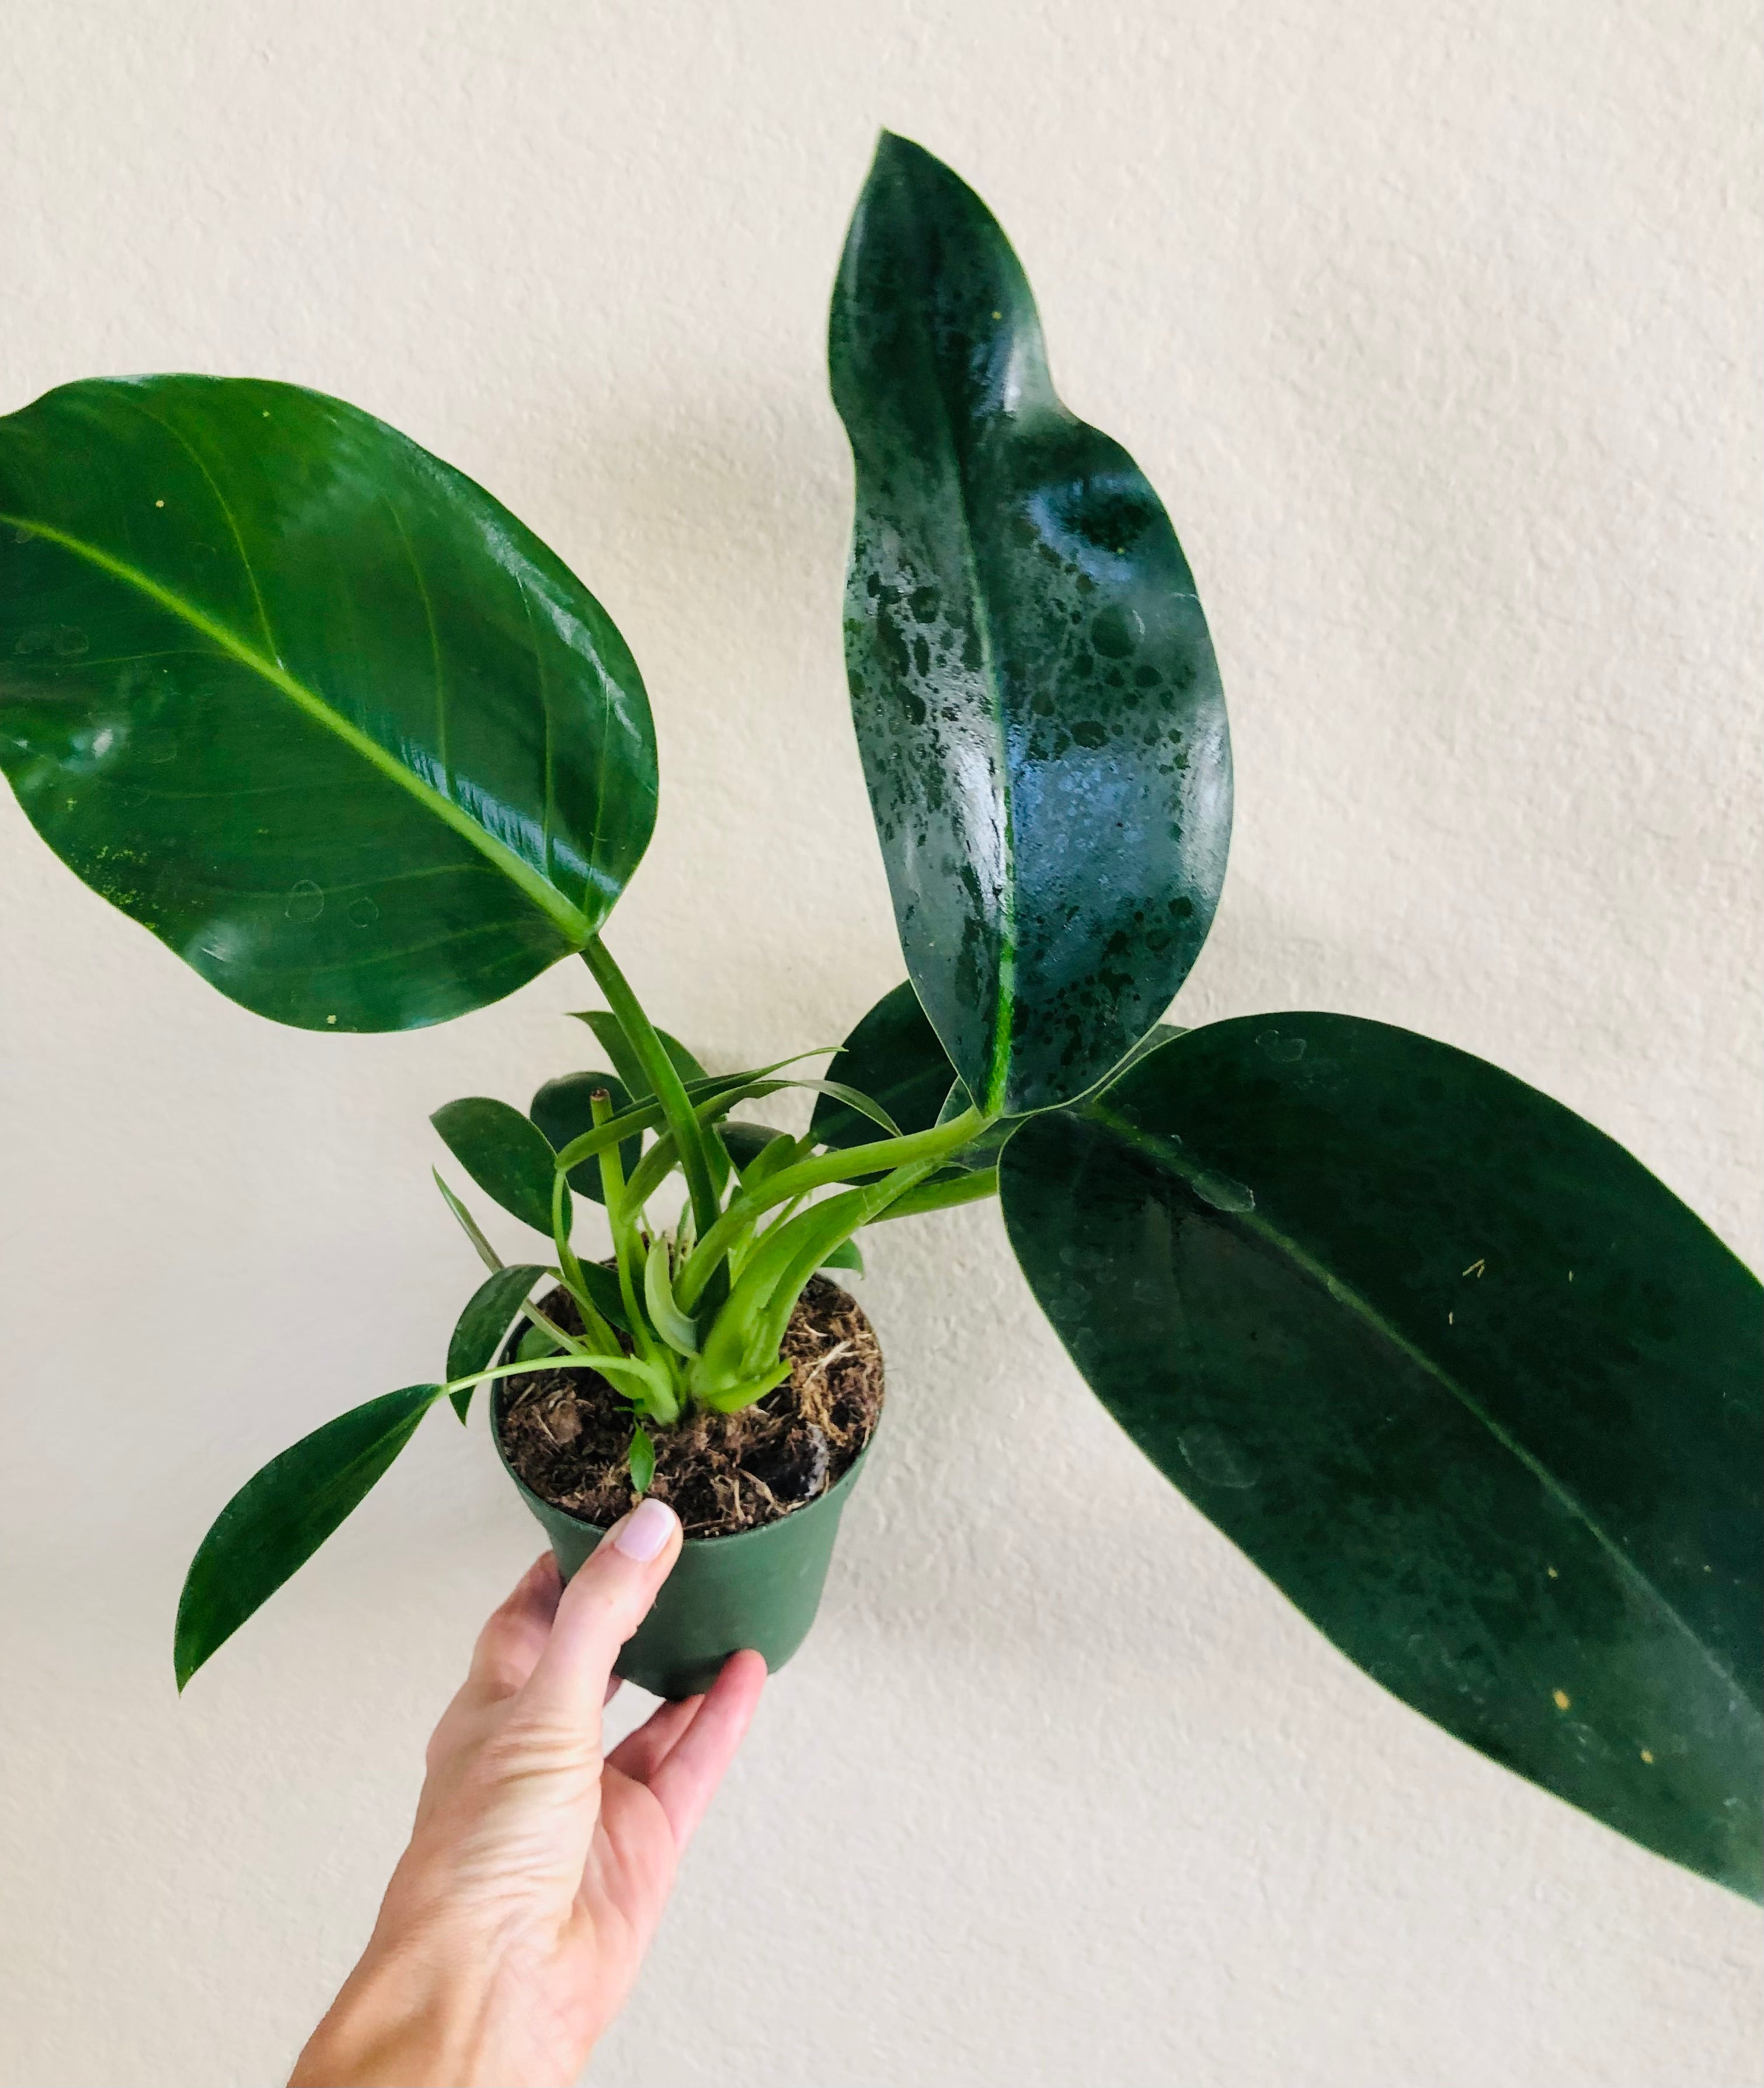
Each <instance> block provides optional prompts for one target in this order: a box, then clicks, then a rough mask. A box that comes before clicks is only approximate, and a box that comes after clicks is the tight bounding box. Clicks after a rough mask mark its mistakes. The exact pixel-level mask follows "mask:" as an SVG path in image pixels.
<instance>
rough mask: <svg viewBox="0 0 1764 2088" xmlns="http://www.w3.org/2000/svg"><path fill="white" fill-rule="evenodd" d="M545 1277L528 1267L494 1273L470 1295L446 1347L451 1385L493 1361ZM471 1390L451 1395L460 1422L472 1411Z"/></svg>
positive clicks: (512, 1268) (494, 1271) (520, 1265)
mask: <svg viewBox="0 0 1764 2088" xmlns="http://www.w3.org/2000/svg"><path fill="white" fill-rule="evenodd" d="M544 1274H545V1270H544V1269H539V1268H536V1267H534V1266H532V1264H514V1265H512V1266H510V1267H509V1268H506V1269H494V1270H493V1271H492V1272H491V1273H490V1274H489V1276H487V1277H485V1279H484V1281H483V1282H482V1283H481V1284H480V1285H479V1286H478V1287H477V1289H476V1290H474V1291H473V1292H472V1295H471V1297H470V1298H469V1299H468V1300H467V1303H466V1308H465V1310H464V1311H463V1312H462V1313H461V1314H460V1315H459V1320H458V1323H457V1324H455V1328H454V1330H453V1339H452V1340H451V1341H449V1342H448V1344H447V1378H448V1381H449V1383H450V1384H451V1382H452V1380H454V1379H455V1378H461V1377H473V1376H476V1374H477V1372H478V1371H485V1370H488V1369H489V1367H490V1366H491V1365H492V1364H493V1363H494V1362H495V1361H496V1352H497V1350H498V1349H500V1348H501V1346H502V1341H503V1337H505V1336H506V1333H508V1330H509V1328H510V1325H511V1324H513V1321H514V1318H515V1314H516V1313H517V1312H519V1310H520V1308H521V1307H522V1305H523V1303H524V1302H525V1300H526V1299H527V1295H528V1294H529V1293H530V1292H531V1290H532V1287H533V1286H534V1285H535V1284H536V1282H537V1281H539V1279H540V1277H542V1276H543V1275H544ZM474 1389H475V1388H474V1387H473V1386H471V1385H468V1386H466V1388H464V1390H463V1391H462V1392H456V1393H453V1394H452V1395H451V1398H452V1402H453V1410H454V1412H455V1414H458V1415H459V1418H460V1419H461V1421H463V1420H464V1419H465V1418H466V1417H467V1416H468V1414H470V1413H471V1411H472V1392H473V1390H474Z"/></svg>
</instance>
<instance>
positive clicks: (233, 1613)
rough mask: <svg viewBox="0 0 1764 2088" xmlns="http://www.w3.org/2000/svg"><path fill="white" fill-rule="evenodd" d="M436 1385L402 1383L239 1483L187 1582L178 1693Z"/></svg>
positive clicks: (390, 1450) (304, 1552)
mask: <svg viewBox="0 0 1764 2088" xmlns="http://www.w3.org/2000/svg"><path fill="white" fill-rule="evenodd" d="M440 1389H441V1388H440V1386H439V1385H434V1384H412V1385H407V1386H406V1387H405V1388H404V1390H403V1391H402V1392H388V1393H384V1394H383V1395H382V1397H380V1398H378V1399H370V1400H369V1401H368V1402H367V1403H366V1405H365V1406H357V1407H352V1408H351V1410H349V1412H348V1413H347V1414H339V1415H338V1416H337V1418H336V1419H335V1421H327V1423H325V1425H324V1426H323V1427H322V1428H315V1429H314V1431H313V1432H312V1434H311V1435H305V1436H302V1437H301V1440H300V1441H299V1442H297V1443H296V1444H294V1445H293V1447H292V1448H289V1449H286V1450H284V1451H283V1453H281V1455H280V1457H272V1458H271V1460H270V1461H269V1463H268V1464H267V1465H265V1466H264V1467H263V1470H262V1471H260V1472H259V1473H258V1474H256V1476H255V1477H254V1478H250V1479H247V1480H246V1483H245V1484H244V1485H243V1486H242V1487H241V1488H240V1489H239V1491H237V1493H236V1494H235V1495H233V1499H232V1500H229V1502H228V1503H227V1504H226V1506H225V1507H224V1508H223V1509H222V1510H221V1511H220V1514H219V1515H218V1516H217V1517H216V1519H215V1523H214V1526H213V1528H212V1529H211V1530H210V1531H209V1532H208V1534H207V1536H206V1537H205V1538H203V1541H202V1542H201V1544H200V1545H199V1547H197V1551H196V1555H195V1557H194V1559H193V1560H191V1561H190V1571H189V1572H188V1573H187V1574H186V1576H185V1577H184V1589H183V1593H182V1595H181V1596H180V1597H179V1598H178V1603H177V1633H176V1637H175V1639H174V1641H173V1667H174V1669H175V1671H176V1673H177V1686H178V1688H180V1689H182V1688H183V1686H184V1684H186V1682H188V1681H189V1679H190V1677H191V1675H194V1673H195V1672H196V1671H197V1669H198V1668H199V1667H201V1666H202V1664H203V1662H204V1661H205V1660H207V1658H208V1657H209V1656H210V1654H212V1653H214V1652H215V1650H216V1649H217V1648H218V1647H220V1646H221V1645H224V1644H225V1643H226V1641H228V1640H229V1638H231V1637H232V1636H233V1633H234V1632H236V1631H237V1629H238V1628H239V1627H240V1625H241V1624H243V1623H244V1622H245V1620H246V1618H247V1617H249V1616H250V1615H252V1614H253V1612H254V1611H256V1610H258V1609H259V1608H261V1607H263V1604H264V1603H265V1602H267V1601H268V1599H269V1598H270V1597H271V1595H273V1594H275V1591H276V1590H277V1589H278V1588H279V1587H280V1586H281V1585H282V1583H283V1582H284V1581H285V1580H287V1579H288V1576H289V1575H290V1574H292V1573H293V1572H295V1571H296V1570H297V1568H299V1567H301V1566H304V1565H305V1563H306V1561H307V1560H309V1559H310V1558H311V1556H312V1555H313V1554H314V1552H315V1551H317V1550H318V1547H319V1546H320V1545H321V1544H322V1543H323V1542H324V1541H325V1539H326V1538H327V1537H329V1536H330V1534H331V1532H332V1531H333V1530H335V1528H336V1527H337V1525H338V1524H339V1523H340V1522H341V1521H343V1519H344V1517H345V1516H347V1515H348V1513H349V1512H350V1510H351V1509H352V1508H355V1507H356V1506H357V1504H359V1503H360V1501H361V1500H362V1498H363V1497H364V1496H365V1495H366V1493H367V1492H368V1491H369V1488H370V1487H373V1485H374V1483H375V1482H376V1481H377V1480H378V1478H380V1477H381V1476H382V1474H383V1473H384V1472H385V1470H386V1469H387V1466H388V1465H390V1464H391V1461H392V1460H393V1459H394V1458H395V1457H396V1456H397V1455H398V1453H399V1451H400V1450H402V1449H403V1448H404V1445H405V1444H407V1443H408V1441H409V1440H410V1439H411V1437H412V1435H413V1434H414V1433H415V1431H416V1424H417V1423H418V1422H419V1421H421V1419H422V1418H423V1416H424V1415H425V1414H426V1413H427V1412H428V1411H429V1407H430V1406H431V1405H432V1404H433V1403H434V1399H435V1396H436V1394H437V1393H438V1392H439V1391H440Z"/></svg>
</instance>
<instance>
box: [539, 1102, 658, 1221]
mask: <svg viewBox="0 0 1764 2088" xmlns="http://www.w3.org/2000/svg"><path fill="white" fill-rule="evenodd" d="M600 1089H604V1091H605V1093H606V1094H607V1097H608V1098H609V1101H610V1102H612V1105H613V1114H614V1115H617V1113H618V1112H619V1110H627V1109H629V1108H630V1106H631V1102H632V1099H633V1097H632V1096H631V1093H630V1089H628V1088H626V1085H625V1083H624V1082H623V1081H622V1080H620V1079H619V1078H618V1076H617V1074H615V1073H596V1072H588V1073H566V1074H565V1075H564V1076H562V1079H560V1080H547V1081H546V1083H545V1085H544V1087H542V1088H541V1089H540V1090H539V1092H538V1093H537V1094H536V1095H535V1096H534V1097H533V1099H532V1102H531V1103H530V1104H529V1105H528V1106H527V1115H529V1116H530V1117H531V1118H532V1120H533V1122H534V1123H536V1124H537V1125H538V1127H539V1128H540V1130H541V1131H542V1132H544V1133H545V1136H546V1138H547V1140H549V1142H550V1144H551V1145H552V1146H553V1149H555V1150H556V1151H557V1152H559V1153H561V1152H562V1150H563V1149H564V1148H565V1146H566V1145H568V1144H569V1143H570V1140H571V1139H574V1138H580V1137H581V1136H583V1133H584V1132H590V1131H592V1130H593V1128H594V1097H595V1094H596V1091H597V1090H600ZM618 1151H619V1163H620V1165H621V1166H622V1167H623V1169H624V1170H625V1179H626V1180H627V1181H629V1180H630V1178H631V1175H632V1174H634V1172H635V1171H636V1167H637V1163H638V1162H639V1160H641V1159H642V1158H643V1137H642V1135H641V1134H640V1133H639V1136H637V1137H635V1138H627V1139H625V1140H622V1141H621V1144H620V1146H619V1149H618ZM570 1187H571V1188H572V1189H575V1190H579V1192H581V1194H582V1195H583V1196H589V1197H592V1199H593V1200H594V1201H595V1202H596V1204H604V1202H605V1201H606V1198H605V1196H604V1193H603V1191H602V1187H601V1183H600V1162H599V1161H598V1160H583V1161H580V1162H578V1163H577V1165H576V1166H574V1167H572V1168H571V1169H570Z"/></svg>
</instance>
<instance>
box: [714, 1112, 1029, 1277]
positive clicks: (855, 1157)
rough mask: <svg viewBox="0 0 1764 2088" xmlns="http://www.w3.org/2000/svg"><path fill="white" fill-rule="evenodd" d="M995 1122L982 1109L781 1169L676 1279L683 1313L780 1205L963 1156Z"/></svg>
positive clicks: (742, 1201) (726, 1219)
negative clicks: (744, 1232) (749, 1230)
mask: <svg viewBox="0 0 1764 2088" xmlns="http://www.w3.org/2000/svg"><path fill="white" fill-rule="evenodd" d="M992 1122H993V1119H992V1118H990V1117H989V1116H985V1115H982V1113H981V1112H980V1110H977V1109H970V1110H963V1112H962V1114H961V1115H959V1116H957V1117H951V1118H950V1121H949V1122H948V1123H940V1124H934V1125H933V1127H931V1129H930V1130H929V1131H916V1132H908V1134H907V1136H904V1137H903V1138H884V1139H879V1140H876V1141H875V1142H874V1143H873V1144H872V1145H850V1146H847V1147H846V1148H845V1149H844V1151H842V1152H839V1153H823V1154H822V1157H820V1158H819V1159H818V1160H799V1161H797V1162H796V1163H795V1165H794V1166H789V1167H780V1168H779V1170H778V1172H777V1173H776V1174H771V1175H768V1176H767V1179H765V1181H763V1182H762V1183H761V1184H760V1185H759V1187H758V1188H757V1189H754V1190H744V1191H742V1192H741V1194H740V1195H739V1196H735V1197H734V1198H733V1199H732V1200H731V1201H730V1204H729V1207H728V1209H727V1210H726V1211H724V1213H723V1214H722V1216H721V1217H720V1218H719V1219H718V1220H717V1221H716V1222H715V1225H713V1226H711V1228H710V1230H708V1231H707V1232H704V1233H703V1235H702V1237H701V1238H700V1239H699V1241H698V1245H697V1246H696V1247H694V1249H693V1251H692V1252H691V1253H690V1255H689V1256H687V1258H686V1266H685V1267H684V1268H683V1269H681V1272H680V1273H679V1275H678V1276H677V1277H676V1278H675V1281H674V1297H675V1299H677V1302H678V1303H679V1305H680V1307H681V1311H686V1312H690V1311H691V1310H692V1308H693V1307H694V1305H695V1304H696V1303H698V1296H699V1294H700V1293H701V1292H702V1291H703V1289H704V1287H705V1285H706V1283H707V1281H708V1279H709V1277H710V1275H711V1271H712V1270H713V1269H716V1268H717V1267H719V1266H720V1264H721V1262H722V1260H723V1257H724V1255H725V1254H726V1253H727V1252H728V1249H729V1248H730V1247H731V1246H733V1244H734V1243H735V1241H736V1240H737V1239H738V1238H739V1236H740V1234H741V1228H742V1227H743V1226H745V1225H749V1224H750V1223H751V1222H753V1220H754V1218H756V1217H758V1215H759V1214H760V1213H761V1212H762V1211H766V1210H769V1209H771V1206H772V1205H773V1204H788V1203H789V1202H791V1201H792V1200H793V1199H795V1198H797V1197H799V1196H806V1195H807V1194H808V1193H809V1191H810V1190H811V1189H818V1188H821V1187H824V1186H825V1184H826V1183H829V1182H843V1181H845V1180H847V1179H848V1178H849V1177H850V1176H852V1174H871V1173H873V1172H878V1171H880V1170H887V1171H888V1172H890V1173H892V1172H893V1171H894V1170H896V1169H898V1168H901V1167H907V1166H912V1165H913V1164H915V1163H916V1162H919V1161H921V1160H930V1161H938V1160H941V1159H942V1158H943V1157H944V1156H945V1154H946V1153H957V1152H959V1151H960V1150H961V1149H962V1147H963V1146H964V1145H967V1144H968V1143H969V1142H970V1141H971V1140H973V1139H975V1138H976V1137H978V1136H979V1135H980V1132H983V1131H984V1130H985V1128H986V1127H987V1126H988V1125H989V1123H992Z"/></svg>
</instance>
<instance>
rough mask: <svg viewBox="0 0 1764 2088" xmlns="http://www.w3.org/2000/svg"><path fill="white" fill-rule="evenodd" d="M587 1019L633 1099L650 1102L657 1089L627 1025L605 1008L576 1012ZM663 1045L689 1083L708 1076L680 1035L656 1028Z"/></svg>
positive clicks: (670, 1058) (584, 1020) (578, 1017)
mask: <svg viewBox="0 0 1764 2088" xmlns="http://www.w3.org/2000/svg"><path fill="white" fill-rule="evenodd" d="M575 1019H576V1020H577V1021H578V1022H585V1023H587V1025H588V1027H589V1029H592V1031H593V1032H594V1033H595V1035H596V1038H598V1039H599V1040H600V1048H601V1049H602V1050H604V1052H605V1054H606V1055H607V1057H608V1058H609V1059H611V1060H612V1061H613V1064H614V1065H615V1066H617V1068H618V1074H619V1078H620V1079H621V1080H622V1081H623V1082H624V1083H625V1085H626V1089H627V1090H628V1092H629V1093H630V1098H631V1100H632V1101H633V1102H647V1100H648V1098H649V1097H650V1096H651V1095H652V1094H653V1093H655V1092H656V1090H655V1088H654V1087H653V1085H651V1081H650V1079H649V1076H648V1075H647V1073H645V1072H644V1071H643V1060H642V1059H640V1058H639V1056H638V1055H637V1052H636V1050H635V1049H634V1046H633V1045H632V1043H631V1041H630V1038H628V1037H627V1036H626V1033H625V1025H624V1024H623V1023H622V1022H621V1021H620V1020H619V1019H618V1017H617V1016H616V1015H612V1014H609V1012H607V1010H606V1009H604V1008H586V1009H584V1010H583V1011H582V1012H580V1013H579V1014H578V1015H577V1016H576V1018H575ZM656 1037H657V1038H658V1039H659V1040H660V1044H661V1048H662V1049H663V1050H664V1051H665V1052H666V1053H667V1054H668V1059H669V1060H670V1062H671V1063H672V1064H673V1069H674V1071H675V1072H677V1074H678V1075H679V1076H680V1077H681V1080H683V1081H686V1083H688V1084H689V1085H690V1083H691V1082H692V1081H694V1080H705V1079H707V1077H708V1076H707V1074H706V1072H705V1070H704V1068H703V1067H702V1066H701V1065H700V1064H699V1063H698V1060H697V1059H694V1057H693V1055H692V1054H691V1053H690V1051H689V1050H687V1049H686V1046H685V1045H684V1044H682V1043H681V1042H680V1040H679V1038H677V1037H670V1036H669V1035H668V1033H667V1031H666V1030H665V1029H658V1030H657V1031H656Z"/></svg>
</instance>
